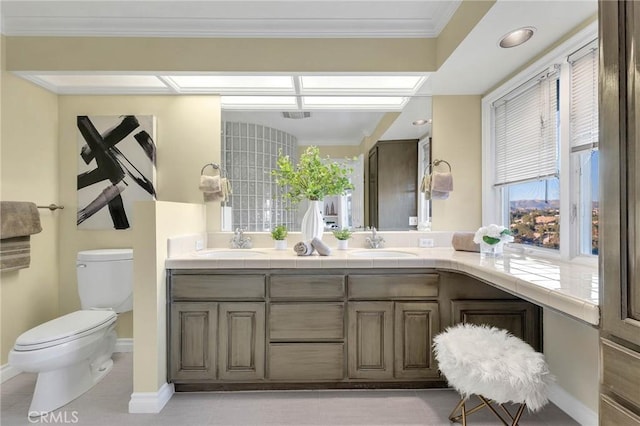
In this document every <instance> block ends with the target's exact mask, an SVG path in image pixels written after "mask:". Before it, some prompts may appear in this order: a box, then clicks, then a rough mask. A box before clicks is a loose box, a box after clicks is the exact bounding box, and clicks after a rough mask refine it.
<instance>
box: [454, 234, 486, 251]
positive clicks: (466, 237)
mask: <svg viewBox="0 0 640 426" xmlns="http://www.w3.org/2000/svg"><path fill="white" fill-rule="evenodd" d="M474 235H475V233H474V232H454V233H453V238H452V239H451V245H452V246H453V249H454V250H458V251H475V252H479V251H480V244H476V243H474V242H473V236H474Z"/></svg>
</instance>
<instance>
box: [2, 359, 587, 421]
mask: <svg viewBox="0 0 640 426" xmlns="http://www.w3.org/2000/svg"><path fill="white" fill-rule="evenodd" d="M132 358H133V357H132V354H130V353H118V354H115V355H114V361H115V365H114V368H113V370H112V371H111V373H109V375H108V376H107V377H105V378H104V379H103V381H102V382H100V383H99V384H98V385H97V386H96V387H94V388H93V389H91V390H90V391H89V392H87V393H85V394H84V395H82V396H81V397H80V398H78V399H76V400H75V401H72V402H71V403H69V404H68V405H66V406H65V407H62V408H61V409H60V410H57V411H55V412H54V414H53V415H52V416H51V417H49V418H40V419H37V418H36V419H28V418H27V411H28V409H29V404H30V402H31V395H32V392H33V388H34V384H35V378H36V376H35V374H27V373H23V374H20V375H19V376H17V377H15V378H13V379H11V380H8V381H6V382H5V383H3V384H2V394H1V397H0V398H1V401H0V402H1V407H2V409H1V411H0V424H1V425H2V426H21V425H32V424H77V425H83V426H84V425H87V426H89V425H90V426H98V425H102V426H138V425H141V426H144V425H150V426H151V425H153V426H174V425H178V426H201V425H229V426H249V425H319V426H320V425H367V426H374V425H416V426H417V425H422V426H424V425H428V426H438V425H449V424H450V423H449V421H448V420H447V417H448V415H449V413H450V411H451V410H452V409H453V407H454V406H455V404H456V403H457V401H458V396H457V394H456V393H455V392H454V391H451V390H447V389H428V390H372V391H363V390H348V391H333V390H327V391H277V392H202V393H177V394H175V395H174V396H173V397H172V398H171V400H170V401H169V403H168V404H167V405H166V406H165V407H164V409H163V410H162V412H161V413H160V414H129V413H128V412H127V409H128V404H129V397H130V396H131V392H132V389H133V384H132V379H131V377H132V374H131V370H132ZM496 420H497V419H495V418H494V417H493V415H492V414H491V413H489V412H488V411H487V410H483V411H482V412H478V413H476V414H474V415H473V416H472V417H470V418H469V421H470V423H471V425H472V426H487V425H499V424H500V423H499V422H497V421H496ZM520 424H521V425H522V426H530V425H558V426H570V425H577V424H578V423H576V422H575V421H573V420H572V419H571V418H570V417H568V416H567V415H566V414H565V413H564V412H563V411H561V410H560V409H558V407H556V406H555V405H553V404H549V405H548V406H547V407H545V409H544V410H542V411H541V412H539V413H536V414H525V416H524V418H523V420H522V421H521V422H520Z"/></svg>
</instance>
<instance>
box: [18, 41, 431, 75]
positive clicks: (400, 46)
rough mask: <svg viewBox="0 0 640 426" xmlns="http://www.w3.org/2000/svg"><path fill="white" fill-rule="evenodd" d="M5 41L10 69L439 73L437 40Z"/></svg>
mask: <svg viewBox="0 0 640 426" xmlns="http://www.w3.org/2000/svg"><path fill="white" fill-rule="evenodd" d="M7 43H8V46H7V69H9V70H13V71H16V70H26V71H27V70H28V71H38V70H45V71H46V70H48V71H54V70H55V71H58V70H62V71H69V70H79V71H95V70H100V71H143V72H148V71H161V72H163V71H185V72H197V71H203V72H211V71H225V72H240V71H248V72H250V71H270V72H431V71H435V70H436V66H435V52H436V47H435V46H436V39H420V38H408V39H406V38H405V39H402V38H387V39H357V38H348V39H326V38H312V39H294V38H285V39H277V38H270V39H268V38H257V39H251V38H170V37H157V38H145V37H129V38H127V37H121V38H119V37H93V38H92V37H7ZM238 52H242V54H241V55H239V54H238ZM416 52H419V54H417V53H416ZM114 58H117V60H114Z"/></svg>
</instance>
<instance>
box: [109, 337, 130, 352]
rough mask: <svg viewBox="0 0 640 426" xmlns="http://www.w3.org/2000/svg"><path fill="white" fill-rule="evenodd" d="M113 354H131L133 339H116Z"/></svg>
mask: <svg viewBox="0 0 640 426" xmlns="http://www.w3.org/2000/svg"><path fill="white" fill-rule="evenodd" d="M114 352H133V339H132V338H130V337H126V338H119V339H117V340H116V347H115V349H114Z"/></svg>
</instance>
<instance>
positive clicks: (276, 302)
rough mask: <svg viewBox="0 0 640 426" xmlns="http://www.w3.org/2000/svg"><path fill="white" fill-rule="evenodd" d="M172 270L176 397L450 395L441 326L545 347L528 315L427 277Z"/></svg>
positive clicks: (480, 288)
mask: <svg viewBox="0 0 640 426" xmlns="http://www.w3.org/2000/svg"><path fill="white" fill-rule="evenodd" d="M246 272H247V271H241V270H237V271H236V270H224V271H217V270H202V271H198V270H179V271H170V273H169V277H168V287H167V288H168V315H169V320H168V332H169V353H168V358H169V359H168V371H169V380H170V381H171V382H173V383H174V384H175V385H176V389H177V390H219V389H273V388H279V389H283V388H284V389H289V388H353V387H387V386H405V385H409V384H410V385H411V386H419V387H436V386H442V385H444V384H445V382H444V379H443V378H442V377H441V376H440V374H439V372H438V366H437V363H436V361H435V359H434V355H433V353H432V343H433V338H434V337H435V335H436V334H437V333H439V332H440V331H441V330H443V329H444V328H445V327H446V326H448V325H453V324H456V323H458V322H472V323H483V324H489V325H494V326H497V327H501V328H506V329H508V330H509V331H511V332H512V333H514V334H515V335H516V336H519V337H521V338H523V339H524V340H526V341H528V342H529V343H531V344H532V345H534V347H535V346H536V342H537V346H538V347H539V346H540V342H541V339H540V333H541V332H540V330H541V316H540V309H539V308H538V307H536V306H535V305H533V304H531V303H528V302H525V301H523V300H520V299H517V298H516V297H514V296H511V295H509V294H507V293H505V292H503V291H501V290H498V289H496V288H494V287H491V286H489V285H486V284H484V283H482V282H480V281H478V280H476V279H473V278H470V277H467V276H464V275H461V274H456V273H451V272H447V271H436V270H433V269H374V270H364V269H352V270H350V269H331V270H319V269H307V270H298V269H280V270H255V272H252V273H250V274H248V273H246Z"/></svg>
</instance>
